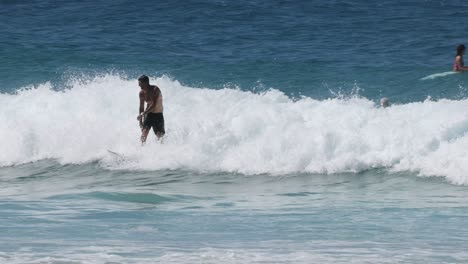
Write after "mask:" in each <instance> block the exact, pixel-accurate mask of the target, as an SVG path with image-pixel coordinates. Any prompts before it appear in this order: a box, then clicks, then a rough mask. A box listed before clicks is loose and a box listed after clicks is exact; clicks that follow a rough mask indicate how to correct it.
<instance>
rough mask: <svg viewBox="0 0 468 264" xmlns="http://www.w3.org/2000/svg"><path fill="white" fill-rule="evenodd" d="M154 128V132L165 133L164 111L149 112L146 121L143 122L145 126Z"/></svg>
mask: <svg viewBox="0 0 468 264" xmlns="http://www.w3.org/2000/svg"><path fill="white" fill-rule="evenodd" d="M151 127H152V128H153V131H154V133H160V134H165V133H166V131H165V130H164V116H163V113H148V114H147V115H146V118H145V121H144V122H143V128H145V129H150V128H151Z"/></svg>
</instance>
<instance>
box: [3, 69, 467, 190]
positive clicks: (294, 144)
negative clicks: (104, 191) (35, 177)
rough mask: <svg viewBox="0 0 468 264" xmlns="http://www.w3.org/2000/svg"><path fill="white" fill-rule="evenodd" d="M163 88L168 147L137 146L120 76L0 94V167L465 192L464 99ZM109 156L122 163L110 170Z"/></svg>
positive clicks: (130, 103) (129, 93) (133, 94)
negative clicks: (343, 177) (382, 180)
mask: <svg viewBox="0 0 468 264" xmlns="http://www.w3.org/2000/svg"><path fill="white" fill-rule="evenodd" d="M152 82H155V83H156V84H157V85H158V86H159V87H160V88H161V90H162V93H163V96H164V100H165V101H164V106H165V113H164V115H165V120H166V131H167V138H166V140H165V144H164V145H159V144H158V143H156V142H155V140H154V138H155V136H154V135H153V134H150V136H149V142H148V144H147V145H146V146H145V147H143V148H142V147H140V144H139V135H140V130H139V127H138V122H137V121H136V116H137V114H138V91H139V87H138V86H137V82H136V81H135V80H127V79H125V78H121V77H119V76H116V75H107V76H103V77H98V78H95V79H93V80H90V81H86V82H79V81H74V82H72V83H71V87H72V88H71V89H69V90H65V91H59V92H57V91H54V90H52V89H51V88H52V87H51V85H50V84H48V83H46V84H43V85H40V86H38V87H35V88H33V89H26V90H22V91H19V92H18V93H17V94H14V95H9V94H0V104H1V105H2V109H3V111H2V112H1V113H0V146H1V149H2V151H0V166H7V165H14V164H20V163H25V162H30V161H37V160H41V159H46V158H53V159H57V160H59V161H60V162H62V163H85V162H89V161H93V160H102V161H103V163H104V164H105V165H106V166H108V167H111V168H126V169H139V170H159V169H192V170H197V171H232V172H241V173H245V174H257V173H272V174H281V173H294V172H311V173H338V172H358V171H362V170H367V169H372V168H389V169H391V170H393V171H415V172H419V173H420V174H421V175H424V176H445V177H446V178H447V179H448V181H450V182H453V183H456V184H468V162H467V161H468V160H467V158H466V157H468V148H467V147H466V146H467V145H468V136H467V135H468V134H467V131H468V100H458V101H456V100H440V101H430V100H426V101H424V102H415V103H410V104H405V105H392V106H391V107H388V108H385V109H382V108H377V107H375V104H374V102H372V101H370V100H368V99H365V98H349V99H329V100H323V101H318V100H314V99H312V98H309V97H304V98H302V99H300V100H292V99H291V98H289V97H287V96H286V95H284V94H283V93H281V92H280V91H278V90H270V91H268V92H266V93H262V94H255V93H252V92H245V91H240V90H234V89H221V90H213V89H203V88H191V87H186V86H183V85H181V84H180V83H179V82H177V81H174V80H171V79H169V78H167V77H162V78H157V79H153V80H152ZM108 149H111V150H113V151H116V152H118V153H122V154H124V155H125V156H126V157H129V160H128V162H123V163H122V162H113V160H112V159H111V158H109V154H108V152H107V150H108Z"/></svg>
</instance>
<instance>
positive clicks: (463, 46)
mask: <svg viewBox="0 0 468 264" xmlns="http://www.w3.org/2000/svg"><path fill="white" fill-rule="evenodd" d="M465 49H466V48H465V45H463V44H460V45H458V47H457V56H461V55H462V52H463V51H464V50H465Z"/></svg>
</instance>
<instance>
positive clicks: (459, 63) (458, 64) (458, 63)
mask: <svg viewBox="0 0 468 264" xmlns="http://www.w3.org/2000/svg"><path fill="white" fill-rule="evenodd" d="M465 49H466V48H465V45H463V44H460V45H458V47H457V56H455V63H454V64H453V70H454V71H456V72H462V71H468V67H465V63H464V62H463V55H464V54H465Z"/></svg>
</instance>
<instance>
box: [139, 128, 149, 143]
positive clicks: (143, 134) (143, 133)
mask: <svg viewBox="0 0 468 264" xmlns="http://www.w3.org/2000/svg"><path fill="white" fill-rule="evenodd" d="M148 133H149V128H143V129H142V130H141V137H140V140H141V144H142V145H144V144H145V142H146V138H147V137H148Z"/></svg>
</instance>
